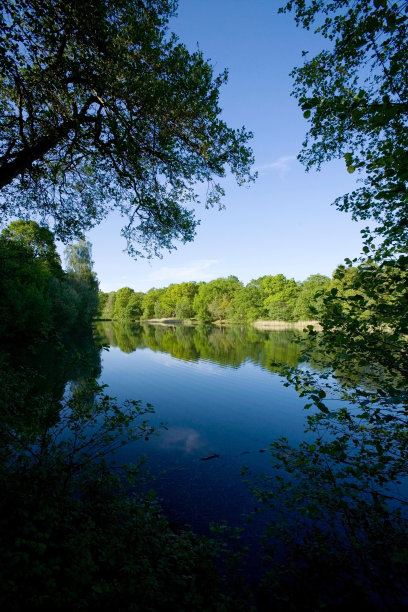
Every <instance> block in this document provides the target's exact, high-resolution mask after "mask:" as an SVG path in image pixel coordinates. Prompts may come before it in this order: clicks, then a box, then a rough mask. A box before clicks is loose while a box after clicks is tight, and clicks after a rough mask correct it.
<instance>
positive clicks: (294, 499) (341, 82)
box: [254, 0, 408, 610]
mask: <svg viewBox="0 0 408 612" xmlns="http://www.w3.org/2000/svg"><path fill="white" fill-rule="evenodd" d="M291 9H294V10H295V15H296V20H297V22H298V23H300V24H302V25H303V26H304V27H306V28H310V27H311V26H312V24H315V26H316V32H319V33H321V34H323V36H324V37H325V38H326V41H325V49H324V50H323V51H322V52H321V53H319V54H318V55H317V56H316V57H314V58H312V59H310V60H307V61H306V63H305V64H304V66H303V67H301V68H297V69H295V70H294V76H295V89H294V95H295V96H296V97H297V98H298V99H299V103H300V105H301V107H302V109H303V111H304V115H305V117H306V118H307V119H309V118H310V121H311V129H310V131H309V134H308V136H307V138H306V141H305V143H304V150H303V151H302V152H301V154H300V159H301V160H302V161H303V162H305V164H306V166H307V168H310V167H312V166H313V165H317V166H318V167H320V165H321V164H322V163H323V162H324V161H327V160H329V159H332V158H335V157H341V156H342V155H344V158H345V161H346V166H347V169H348V171H349V172H354V170H355V169H358V170H360V171H361V172H362V174H363V177H364V178H363V185H364V186H363V187H362V188H361V189H356V190H355V191H354V192H353V193H352V194H349V195H345V196H342V197H340V198H338V199H337V200H336V203H337V205H338V206H339V208H340V209H341V210H350V211H351V212H352V213H353V216H354V218H362V219H371V218H372V219H374V220H375V221H376V222H377V223H378V227H377V228H376V233H377V235H378V236H379V237H380V238H381V239H382V244H378V240H375V236H374V237H373V236H371V235H370V233H369V231H368V230H365V231H364V232H363V237H364V238H365V245H364V247H363V251H364V254H365V255H363V256H362V257H361V258H360V261H359V262H358V265H357V266H354V265H353V264H355V263H357V261H358V260H357V259H356V260H354V261H351V260H350V259H346V260H345V263H346V265H345V266H339V267H338V269H337V270H336V271H335V274H334V278H333V281H332V282H331V284H330V286H329V288H328V290H326V291H324V293H323V295H322V296H321V302H320V305H319V317H318V318H319V322H320V324H321V326H322V332H319V333H317V332H315V331H313V330H310V333H309V336H308V342H310V344H309V347H308V349H309V350H308V351H306V352H305V351H304V352H303V358H306V357H307V356H309V357H310V353H311V351H312V350H314V351H315V356H314V362H315V363H316V362H317V363H318V362H319V360H320V363H321V365H323V366H324V370H322V372H321V373H320V374H319V375H318V376H317V375H316V374H315V373H314V372H313V371H312V370H311V369H307V368H306V369H298V370H295V369H286V375H287V379H288V382H287V385H289V384H291V385H293V386H294V387H295V388H296V390H297V391H298V392H299V394H300V395H301V396H302V397H305V398H306V397H307V399H308V403H307V404H306V406H305V408H307V409H309V410H310V409H312V410H311V411H310V412H309V414H308V417H307V424H306V427H305V436H306V434H308V435H309V436H311V439H310V437H309V438H307V437H305V440H304V441H303V442H302V443H301V444H300V445H299V447H298V448H294V447H292V446H291V445H290V443H289V442H288V441H287V440H285V439H281V440H278V441H275V442H273V443H272V444H271V447H270V448H271V454H272V457H273V467H274V469H275V470H276V471H275V472H274V474H273V475H272V476H271V478H269V477H268V478H266V479H260V478H258V482H257V483H256V485H255V488H254V492H255V495H256V497H257V499H258V501H259V502H260V503H261V504H263V503H266V504H267V506H269V510H270V508H272V509H273V511H274V512H273V524H270V525H269V532H268V533H269V535H271V536H272V537H273V546H271V547H270V549H269V552H270V553H272V556H273V554H274V551H279V559H278V562H277V563H276V562H275V564H274V566H273V572H272V573H271V576H273V580H274V583H273V588H274V594H275V596H276V594H278V598H279V597H280V595H279V589H280V590H281V596H282V597H285V598H287V589H288V587H289V586H290V585H291V584H292V585H293V583H294V581H296V584H298V585H301V588H300V591H299V592H301V593H302V598H301V601H300V600H298V602H296V601H294V602H293V608H296V607H298V606H299V605H300V606H302V609H318V608H321V607H324V608H329V609H341V610H343V609H345V608H347V607H348V605H356V602H359V605H360V607H363V608H366V607H368V606H370V608H372V609H376V610H391V609H398V608H400V607H404V605H405V602H406V598H407V592H408V584H407V581H406V575H407V571H406V570H407V559H408V537H407V536H408V499H407V497H406V494H405V493H406V490H404V488H401V489H399V488H398V487H399V485H401V483H402V482H403V481H405V479H406V474H407V472H408V463H407V457H408V454H407V436H406V432H407V425H408V423H407V414H408V387H407V380H408V370H407V365H406V364H407V357H408V341H407V338H408V335H407V334H408V285H407V275H408V257H407V256H406V249H407V227H408V211H407V180H408V165H407V157H406V150H407V144H408V143H407V130H406V127H407V114H408V105H407V91H408V90H407V76H406V71H405V63H406V59H407V51H408V44H407V43H408V40H407V33H408V30H407V26H408V17H407V2H406V1H404V2H399V3H397V2H388V1H387V0H372V1H371V0H357V1H356V2H351V0H338V1H337V2H331V1H329V0H310V1H307V0H306V1H305V0H295V1H293V2H287V4H286V6H285V8H284V9H282V10H291ZM330 45H331V47H330ZM376 243H377V244H376ZM375 245H376V246H375ZM377 247H378V248H377ZM319 353H320V355H319ZM316 483H318V486H316ZM279 515H281V516H279ZM282 544H283V546H282ZM384 549H387V551H388V554H387V556H386V557H384V555H383V554H382V552H381V551H382V550H384ZM282 550H283V551H284V552H283V555H282V554H281V551H282ZM282 556H283V558H282ZM313 573H314V575H315V576H316V579H315V581H313V580H312V581H311V576H312V574H313ZM390 576H392V580H391V581H390ZM276 585H278V587H279V588H278V589H276V588H275V587H276ZM327 587H328V588H327ZM295 598H296V595H295ZM284 601H285V600H284ZM291 603H292V602H291ZM357 605H358V604H357Z"/></svg>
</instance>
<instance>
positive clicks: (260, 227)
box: [87, 0, 361, 291]
mask: <svg viewBox="0 0 408 612" xmlns="http://www.w3.org/2000/svg"><path fill="white" fill-rule="evenodd" d="M280 4H281V2H280V1H279V0H217V1H216V0H180V2H179V10H178V17H177V18H176V19H174V20H172V22H171V29H172V30H173V31H175V32H176V34H177V35H178V36H179V38H180V40H181V41H182V42H184V43H185V44H186V45H187V47H188V48H189V49H190V50H194V49H195V48H197V45H198V46H199V48H200V49H201V50H202V51H203V53H204V56H205V57H206V58H208V59H209V60H210V62H211V64H212V65H213V66H214V67H215V71H216V72H221V71H222V70H223V69H224V68H227V69H228V70H229V82H228V84H227V85H226V86H225V87H224V88H223V90H222V93H221V107H222V108H223V119H224V120H225V121H226V122H227V123H228V125H229V126H230V127H234V128H239V127H241V126H242V125H245V127H246V128H247V129H248V130H251V131H252V132H254V138H253V141H252V147H253V150H254V153H255V167H256V169H257V170H258V173H259V178H258V180H257V181H256V183H255V184H252V185H251V186H250V187H249V188H247V187H245V186H244V187H238V186H236V185H235V184H234V182H233V180H232V179H231V178H227V179H226V181H225V187H226V192H227V193H226V196H225V198H224V201H223V203H224V204H225V206H226V209H225V210H222V211H218V210H217V209H210V210H205V209H204V207H202V208H198V209H197V217H198V218H199V219H201V224H200V226H199V227H198V232H197V236H196V239H195V241H194V242H193V243H190V244H187V245H182V244H180V246H179V247H178V249H177V251H172V252H171V254H166V253H165V254H164V256H163V258H162V259H154V260H151V261H147V260H143V259H139V260H137V261H135V260H133V259H131V258H130V257H129V256H128V255H127V254H126V253H124V252H123V250H124V248H125V241H124V240H123V239H122V238H121V236H120V229H121V227H122V226H123V225H124V220H123V219H121V218H120V216H119V215H116V214H112V215H111V216H110V217H109V218H108V219H107V220H106V221H105V222H103V223H102V224H101V225H100V226H98V227H97V228H95V229H93V230H92V231H90V232H89V233H88V234H87V238H88V239H89V240H90V241H91V242H92V245H93V259H94V262H95V271H96V273H97V275H98V278H99V281H100V287H101V289H102V290H103V291H116V290H117V289H119V288H120V287H124V286H128V287H132V288H133V289H135V290H137V291H147V290H148V289H149V288H150V287H164V286H167V285H169V284H170V283H178V282H182V281H190V280H195V281H200V280H204V281H209V280H211V279H214V278H218V277H221V276H228V275H230V274H235V275H236V276H238V278H239V279H240V280H242V281H243V282H244V283H247V282H249V281H250V280H251V279H252V278H257V277H259V276H262V275H264V274H278V273H282V274H284V275H285V276H287V277H288V278H295V279H296V280H304V279H305V278H307V277H308V276H309V275H310V274H316V273H320V274H327V275H329V276H330V275H331V273H332V271H333V270H334V268H335V267H336V266H337V265H338V264H340V263H342V262H343V259H344V258H345V257H351V258H352V257H355V256H358V254H359V253H360V245H361V239H360V233H359V231H360V228H361V225H359V224H357V223H355V222H353V221H352V220H351V219H350V217H349V216H347V215H346V214H345V213H340V212H338V211H337V210H336V209H335V208H334V207H333V206H330V203H331V202H332V201H333V200H334V198H335V197H337V196H339V195H341V194H343V193H345V192H347V191H349V190H350V189H352V187H353V185H354V180H355V179H354V177H353V176H351V175H349V174H348V173H347V171H346V168H345V164H344V161H343V160H338V161H334V162H331V163H330V164H327V165H326V166H324V167H323V169H322V171H321V172H314V171H313V172H309V173H306V172H305V170H304V168H303V166H301V164H300V163H299V162H298V161H297V160H296V156H297V154H298V153H299V151H300V149H301V144H302V141H303V139H304V136H305V133H306V131H307V121H306V120H305V119H304V118H303V115H302V112H301V110H300V109H299V108H298V106H297V103H296V100H295V99H294V98H293V97H291V96H290V92H291V82H292V81H291V77H290V76H289V73H290V71H291V69H292V68H293V67H294V66H296V65H299V64H301V63H302V57H301V52H302V50H303V49H304V50H310V51H311V52H313V51H315V52H316V51H318V50H319V48H320V45H321V41H319V40H318V38H317V37H316V35H314V34H313V33H312V32H305V31H304V30H301V29H299V28H296V25H295V23H294V20H293V17H292V16H291V15H278V14H277V9H278V7H279V6H280Z"/></svg>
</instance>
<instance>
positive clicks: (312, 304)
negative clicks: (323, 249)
mask: <svg viewBox="0 0 408 612" xmlns="http://www.w3.org/2000/svg"><path fill="white" fill-rule="evenodd" d="M329 284H330V279H329V277H328V276H323V275H322V274H312V275H311V276H309V277H308V278H307V279H306V280H305V281H304V282H303V283H301V285H300V289H299V294H298V296H297V299H296V304H295V308H294V311H293V316H294V319H296V320H297V321H302V320H308V319H314V318H316V317H317V316H319V314H320V312H321V308H322V296H319V297H316V294H318V293H319V294H321V293H322V292H324V291H325V290H326V289H327V288H328V286H329Z"/></svg>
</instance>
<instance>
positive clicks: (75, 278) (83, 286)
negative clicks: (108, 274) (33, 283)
mask: <svg viewBox="0 0 408 612" xmlns="http://www.w3.org/2000/svg"><path fill="white" fill-rule="evenodd" d="M65 262H66V268H67V281H68V283H69V285H70V286H71V287H72V288H73V290H74V291H75V292H76V294H77V296H78V299H77V305H76V310H77V313H78V317H79V318H80V319H82V320H83V321H85V320H87V321H91V320H92V319H93V317H94V316H96V314H97V311H98V279H97V278H96V274H95V272H94V271H93V270H92V267H93V261H92V247H91V243H90V242H87V241H86V240H84V239H83V238H80V239H79V240H78V242H77V243H75V244H69V245H68V246H67V248H66V249H65Z"/></svg>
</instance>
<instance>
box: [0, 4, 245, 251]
mask: <svg viewBox="0 0 408 612" xmlns="http://www.w3.org/2000/svg"><path fill="white" fill-rule="evenodd" d="M0 8H1V11H0V67H1V79H0V189H1V192H0V194H1V195H0V198H1V199H0V207H1V210H2V213H3V220H7V219H8V218H9V217H12V216H18V217H23V218H28V217H33V216H35V217H36V218H38V217H40V218H41V219H42V220H44V221H46V222H49V223H52V224H53V228H54V230H55V232H56V235H57V237H59V238H61V239H62V240H68V239H70V238H72V237H73V236H77V235H80V234H81V233H82V232H83V231H84V230H85V229H87V228H90V227H92V226H93V225H94V224H95V223H98V222H99V221H100V220H101V219H102V218H104V217H105V216H106V214H107V213H108V212H109V210H111V209H112V208H118V209H119V210H120V211H121V213H122V214H123V215H124V216H125V217H126V218H127V222H126V225H125V227H124V229H123V233H124V236H125V237H126V239H127V241H128V250H129V252H130V253H131V254H133V255H141V254H142V253H144V254H146V253H147V255H152V254H158V253H159V252H160V250H161V249H163V248H168V249H170V248H173V246H174V240H181V241H184V242H185V241H190V240H192V239H193V237H194V235H195V227H196V225H197V221H196V219H195V217H194V214H193V212H192V209H193V207H194V203H196V202H197V201H198V195H197V193H196V191H195V189H194V184H195V183H197V182H204V183H207V184H208V188H207V196H206V201H205V203H206V205H207V206H208V205H213V204H214V203H217V202H219V200H220V197H221V196H222V194H223V189H222V187H221V186H220V184H219V183H217V182H216V181H217V180H218V177H223V176H224V175H225V172H226V169H227V168H229V169H230V170H231V172H232V173H233V174H234V175H235V177H236V178H237V180H238V182H239V183H242V182H244V181H247V180H251V178H252V177H251V175H250V166H251V164H252V162H253V157H252V152H251V150H250V148H248V146H247V142H248V140H249V138H250V137H251V134H249V133H248V132H246V131H245V129H243V128H242V129H240V130H233V129H230V128H229V127H228V126H227V125H226V124H225V123H224V122H223V121H222V120H221V119H220V112H221V110H220V107H219V103H218V99H219V88H220V86H221V85H222V84H223V83H225V82H226V80H227V74H226V72H223V73H222V74H221V75H219V76H214V74H213V70H212V67H211V65H210V64H209V63H208V62H207V61H205V60H204V58H203V55H202V53H201V52H199V51H196V52H194V53H189V52H188V50H187V49H186V47H185V46H184V45H183V44H180V43H179V42H178V40H177V38H176V37H175V36H174V35H170V34H169V32H168V29H167V24H168V20H169V18H170V17H171V16H172V15H174V11H175V8H176V2H175V1H174V0H72V1H70V2H66V0H53V1H52V2H50V1H48V0H0Z"/></svg>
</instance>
